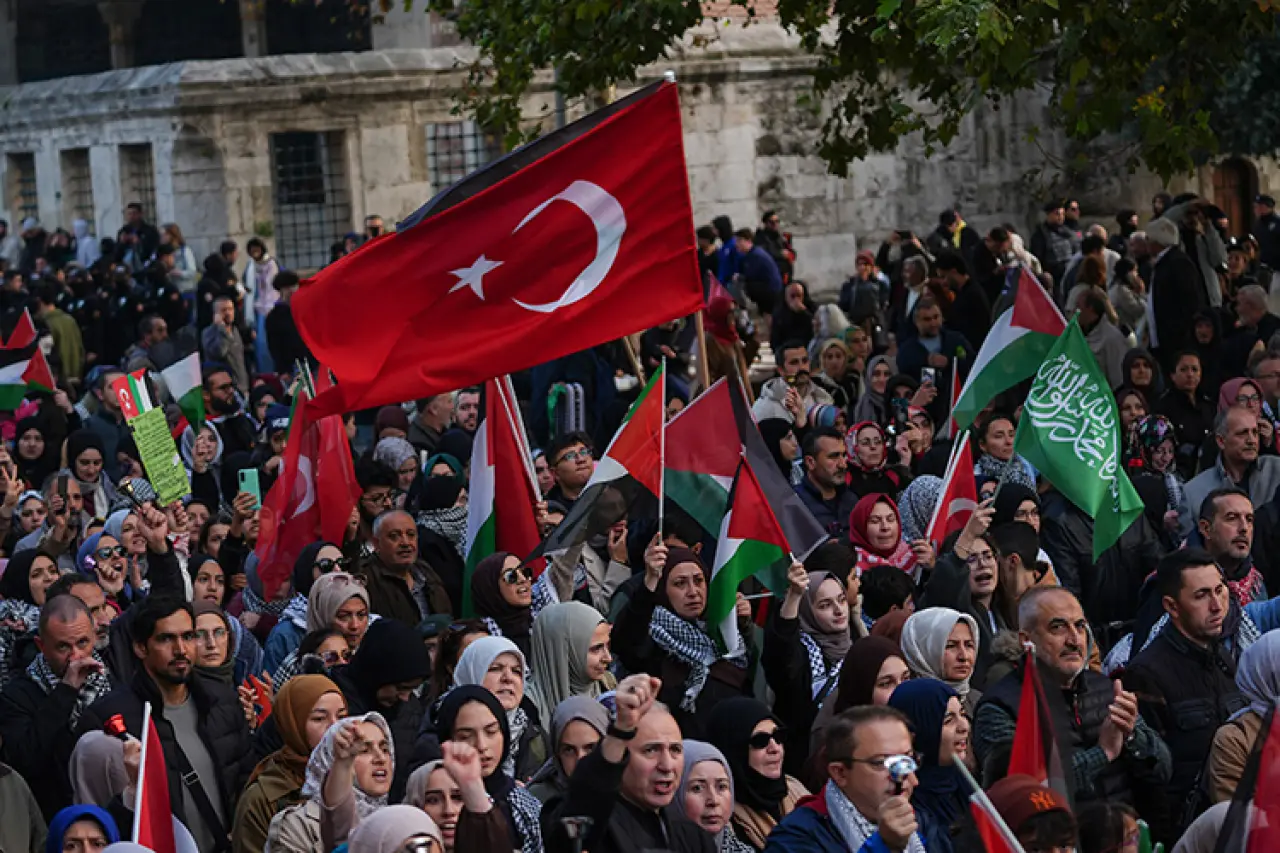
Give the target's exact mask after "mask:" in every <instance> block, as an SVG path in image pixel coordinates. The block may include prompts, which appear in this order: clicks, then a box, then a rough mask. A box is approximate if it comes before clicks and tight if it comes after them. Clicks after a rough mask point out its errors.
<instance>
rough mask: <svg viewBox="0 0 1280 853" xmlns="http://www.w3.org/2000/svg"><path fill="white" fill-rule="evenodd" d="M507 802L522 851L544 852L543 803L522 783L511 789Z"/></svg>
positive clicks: (525, 852) (522, 852) (526, 852)
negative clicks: (518, 833) (518, 834)
mask: <svg viewBox="0 0 1280 853" xmlns="http://www.w3.org/2000/svg"><path fill="white" fill-rule="evenodd" d="M514 739H515V738H514V737H513V738H512V740H514ZM507 802H508V803H509V804H510V805H511V819H512V820H513V821H515V825H516V829H517V830H518V831H519V832H520V853H542V822H541V815H542V803H541V802H540V801H539V800H538V798H537V797H535V796H534V795H533V794H530V793H529V791H528V789H526V788H524V787H522V786H520V785H516V786H515V787H514V788H512V789H511V793H510V794H508V795H507Z"/></svg>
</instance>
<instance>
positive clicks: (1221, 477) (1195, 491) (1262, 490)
mask: <svg viewBox="0 0 1280 853" xmlns="http://www.w3.org/2000/svg"><path fill="white" fill-rule="evenodd" d="M1248 481H1249V488H1248V489H1246V491H1248V493H1249V498H1250V499H1251V500H1252V501H1253V506H1254V508H1255V509H1256V508H1258V507H1261V506H1262V505H1263V504H1266V503H1270V501H1271V499H1272V498H1274V497H1275V495H1276V487H1277V486H1280V457H1276V456H1260V457H1258V461H1257V462H1255V463H1254V465H1253V467H1252V469H1251V471H1250V473H1249V477H1248ZM1237 485H1238V484H1237V483H1236V482H1235V481H1234V480H1232V479H1231V478H1230V477H1229V476H1227V472H1226V471H1225V470H1224V469H1223V467H1222V460H1221V459H1219V460H1218V461H1217V462H1216V463H1215V464H1214V466H1213V467H1212V468H1209V469H1208V470H1205V471H1201V472H1200V473H1199V474H1197V475H1196V476H1195V478H1194V479H1192V480H1191V482H1189V483H1187V485H1186V487H1185V488H1184V489H1183V504H1182V506H1180V507H1178V530H1179V532H1180V533H1181V534H1182V536H1183V537H1186V536H1189V535H1190V534H1191V531H1192V530H1194V529H1195V527H1196V521H1197V519H1199V517H1200V504H1202V503H1204V499H1205V496H1207V495H1208V494H1209V493H1210V492H1212V491H1213V490H1214V489H1229V488H1234V487H1236V486H1237Z"/></svg>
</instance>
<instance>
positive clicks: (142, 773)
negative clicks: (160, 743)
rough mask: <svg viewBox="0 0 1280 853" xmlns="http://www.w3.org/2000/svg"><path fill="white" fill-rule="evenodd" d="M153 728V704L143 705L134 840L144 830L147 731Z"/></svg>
mask: <svg viewBox="0 0 1280 853" xmlns="http://www.w3.org/2000/svg"><path fill="white" fill-rule="evenodd" d="M150 726H151V703H150V702H143V703H142V759H141V761H139V763H138V790H137V792H136V793H135V794H134V799H133V838H135V839H136V838H137V837H138V832H139V830H141V829H142V792H143V790H144V786H145V784H146V778H147V741H148V740H150V738H148V737H147V729H148V728H150Z"/></svg>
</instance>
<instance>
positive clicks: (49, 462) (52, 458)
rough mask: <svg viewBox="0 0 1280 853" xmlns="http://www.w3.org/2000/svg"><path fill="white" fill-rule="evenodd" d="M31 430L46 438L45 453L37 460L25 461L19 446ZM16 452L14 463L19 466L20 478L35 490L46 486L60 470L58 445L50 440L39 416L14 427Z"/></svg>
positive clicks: (33, 416)
mask: <svg viewBox="0 0 1280 853" xmlns="http://www.w3.org/2000/svg"><path fill="white" fill-rule="evenodd" d="M29 430H35V431H36V432H38V433H40V435H41V437H42V438H44V453H42V454H40V455H39V456H38V457H36V458H35V459H23V458H22V457H21V456H19V455H18V449H17V445H18V442H20V441H21V440H22V436H23V435H24V434H25V433H26V432H27V431H29ZM13 435H14V450H13V461H14V463H15V464H16V465H17V466H18V476H19V477H21V478H22V479H23V480H24V481H26V483H27V484H28V485H29V486H31V488H33V489H38V488H40V487H41V485H43V484H44V481H45V478H46V477H48V476H49V475H50V474H52V473H53V472H54V471H56V470H58V465H57V458H56V453H55V452H54V451H56V449H57V448H56V445H55V443H54V442H52V441H50V440H49V431H48V430H47V429H46V427H45V424H44V422H43V420H42V419H41V418H40V416H39V415H31V416H30V417H25V418H23V419H22V420H20V421H18V424H17V426H16V427H14V433H13Z"/></svg>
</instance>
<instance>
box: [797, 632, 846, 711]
mask: <svg viewBox="0 0 1280 853" xmlns="http://www.w3.org/2000/svg"><path fill="white" fill-rule="evenodd" d="M800 644H801V645H803V646H804V650H805V653H806V654H808V656H809V685H810V687H811V688H812V690H813V698H814V699H817V698H818V697H819V696H824V695H830V693H831V692H832V691H833V690H835V688H836V684H837V683H838V682H839V679H840V665H841V664H842V663H844V661H840V660H838V661H835V662H834V663H830V664H828V663H827V660H826V656H825V655H824V654H823V653H822V648H821V647H820V646H819V645H818V644H817V643H815V642H814V641H813V638H812V637H810V636H809V635H808V634H806V633H804V632H803V631H801V632H800ZM833 679H834V681H833ZM829 681H830V682H831V686H830V687H828V686H827V682H829Z"/></svg>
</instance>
